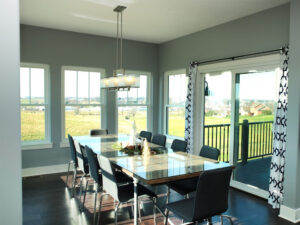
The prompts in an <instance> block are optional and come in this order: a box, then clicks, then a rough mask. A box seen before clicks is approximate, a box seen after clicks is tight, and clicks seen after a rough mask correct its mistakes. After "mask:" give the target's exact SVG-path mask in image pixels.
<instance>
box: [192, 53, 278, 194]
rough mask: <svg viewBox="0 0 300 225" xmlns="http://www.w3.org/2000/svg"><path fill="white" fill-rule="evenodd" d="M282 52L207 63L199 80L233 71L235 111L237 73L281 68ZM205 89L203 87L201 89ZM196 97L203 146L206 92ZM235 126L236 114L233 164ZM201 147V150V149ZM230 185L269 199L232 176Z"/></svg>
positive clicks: (232, 143)
mask: <svg viewBox="0 0 300 225" xmlns="http://www.w3.org/2000/svg"><path fill="white" fill-rule="evenodd" d="M280 61H281V59H280V54H278V53H275V54H270V55H264V56H256V57H251V58H245V59H237V60H234V61H229V62H217V63H213V64H205V65H199V66H198V73H197V76H199V78H200V79H198V82H200V83H202V84H203V83H204V79H205V74H206V73H214V72H220V71H230V72H231V76H232V79H231V112H235V104H234V102H235V99H236V75H237V74H241V73H245V72H249V71H250V70H253V69H255V70H269V69H274V68H276V67H279V68H280V65H281V64H280ZM201 90H203V89H201ZM196 99H197V100H198V99H199V100H200V104H199V106H198V108H197V109H196V114H197V117H198V118H197V119H198V120H199V121H201V122H199V123H197V126H196V127H195V130H196V132H198V134H200V135H199V136H195V137H194V138H195V140H194V142H196V141H197V140H199V143H198V142H196V143H195V145H197V146H199V147H200V148H201V147H202V146H203V132H202V131H203V129H204V116H205V114H204V113H203V112H204V110H205V103H204V94H203V92H202V91H200V92H199V93H198V94H197V95H196ZM234 126H235V116H234V115H232V116H231V120H230V145H229V148H230V149H229V163H230V164H231V165H233V157H234V141H235V140H234ZM200 148H199V150H200ZM230 186H231V187H234V188H237V189H240V190H243V191H245V192H248V193H250V194H253V195H256V196H259V197H261V198H264V199H267V197H268V192H267V191H265V190H262V189H258V188H257V187H252V186H251V185H248V184H243V183H241V182H239V181H236V180H234V179H233V178H231V182H230Z"/></svg>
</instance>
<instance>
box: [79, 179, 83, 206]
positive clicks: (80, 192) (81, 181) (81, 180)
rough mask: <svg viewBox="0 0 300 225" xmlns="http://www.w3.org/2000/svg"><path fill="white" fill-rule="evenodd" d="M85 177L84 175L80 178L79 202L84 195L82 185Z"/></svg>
mask: <svg viewBox="0 0 300 225" xmlns="http://www.w3.org/2000/svg"><path fill="white" fill-rule="evenodd" d="M83 176H84V175H82V176H81V177H80V185H79V201H81V195H82V187H83V185H82V183H83ZM79 208H80V207H79Z"/></svg>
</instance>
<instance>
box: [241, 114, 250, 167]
mask: <svg viewBox="0 0 300 225" xmlns="http://www.w3.org/2000/svg"><path fill="white" fill-rule="evenodd" d="M248 144H249V123H248V120H243V124H242V163H243V164H246V163H247V160H248V146H249V145H248Z"/></svg>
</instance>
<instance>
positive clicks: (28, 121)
mask: <svg viewBox="0 0 300 225" xmlns="http://www.w3.org/2000/svg"><path fill="white" fill-rule="evenodd" d="M48 71H49V69H48V66H47V65H39V64H25V63H22V64H21V68H20V101H21V140H22V144H23V145H31V144H41V143H45V142H49V141H50V137H49V136H50V134H49V133H50V132H49V126H48V124H49V121H48V117H49V115H48V114H49V112H48V110H49V107H48V86H47V85H48Z"/></svg>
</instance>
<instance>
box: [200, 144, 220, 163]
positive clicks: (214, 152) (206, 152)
mask: <svg viewBox="0 0 300 225" xmlns="http://www.w3.org/2000/svg"><path fill="white" fill-rule="evenodd" d="M219 155H220V150H219V149H217V148H213V147H209V146H207V145H203V147H202V148H201V150H200V154H199V156H202V157H205V158H209V159H214V160H218V159H219Z"/></svg>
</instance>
